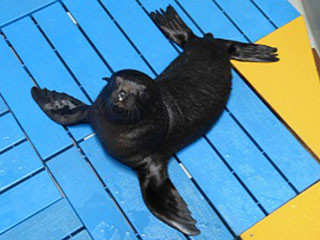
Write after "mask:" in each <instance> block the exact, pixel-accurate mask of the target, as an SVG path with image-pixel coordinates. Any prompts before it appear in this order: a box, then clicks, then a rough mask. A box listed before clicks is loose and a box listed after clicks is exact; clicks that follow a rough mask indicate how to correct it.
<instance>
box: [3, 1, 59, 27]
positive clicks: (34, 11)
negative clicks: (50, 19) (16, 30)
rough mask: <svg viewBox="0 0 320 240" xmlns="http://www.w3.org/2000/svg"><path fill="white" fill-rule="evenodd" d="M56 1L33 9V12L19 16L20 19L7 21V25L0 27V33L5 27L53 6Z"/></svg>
mask: <svg viewBox="0 0 320 240" xmlns="http://www.w3.org/2000/svg"><path fill="white" fill-rule="evenodd" d="M57 1H58V0H55V1H52V2H50V3H48V4H46V5H44V6H42V7H40V8H37V9H35V10H33V11H30V12H28V13H26V14H23V15H22V16H20V17H18V18H15V19H14V20H11V21H9V22H7V23H5V24H2V25H0V31H1V29H2V28H4V27H6V26H8V25H10V24H12V23H15V22H17V21H19V20H21V19H22V18H25V17H27V16H29V15H30V14H34V13H36V12H39V11H41V10H43V9H45V8H47V7H49V6H51V5H53V4H55V3H56V2H57Z"/></svg>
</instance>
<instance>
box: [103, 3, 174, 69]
mask: <svg viewBox="0 0 320 240" xmlns="http://www.w3.org/2000/svg"><path fill="white" fill-rule="evenodd" d="M102 2H103V3H104V5H105V6H106V7H107V9H108V10H109V11H110V12H111V15H112V16H113V17H114V18H115V20H116V21H117V22H118V23H119V24H120V26H121V28H122V29H123V30H124V31H125V32H126V34H127V35H128V36H129V38H130V39H131V40H132V41H133V42H134V44H135V45H136V46H137V48H138V49H139V51H141V53H142V55H143V56H144V57H145V58H147V60H148V62H149V63H150V64H151V65H152V67H153V68H154V69H156V71H157V72H158V73H160V72H161V71H162V70H164V68H166V67H167V66H168V63H170V62H171V61H172V60H173V59H174V58H175V57H176V56H177V52H176V51H175V50H174V49H173V48H172V47H170V46H169V45H170V43H169V42H168V41H167V40H166V39H165V37H164V36H163V34H162V33H161V32H160V31H159V30H158V29H157V28H156V27H155V25H154V24H153V22H152V20H151V18H149V17H148V16H147V15H146V14H145V13H144V12H143V10H142V9H141V7H140V6H139V5H138V3H137V2H136V1H127V0H118V1H117V4H113V3H112V2H110V1H104V0H103V1H102ZM123 6H126V8H125V10H124V8H123ZM132 19H134V21H132Z"/></svg>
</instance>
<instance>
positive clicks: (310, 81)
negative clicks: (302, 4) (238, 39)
mask: <svg viewBox="0 0 320 240" xmlns="http://www.w3.org/2000/svg"><path fill="white" fill-rule="evenodd" d="M257 43H260V44H266V45H270V46H273V47H277V48H278V53H279V57H280V61H279V62H277V63H246V62H237V61H232V63H233V64H234V66H235V67H236V68H237V69H238V70H239V71H240V72H241V74H242V75H244V76H245V78H246V79H247V80H248V81H249V82H250V84H251V85H252V86H253V87H254V88H255V89H256V90H257V91H258V92H259V94H260V95H261V96H262V97H263V98H264V99H265V100H266V101H267V102H268V103H269V104H270V105H271V107H272V108H273V109H274V110H275V111H276V112H277V113H278V114H279V115H280V116H281V118H282V119H283V120H284V121H285V122H286V123H287V124H288V126H289V127H290V128H291V129H292V130H293V131H294V132H295V133H296V134H297V135H298V136H299V137H300V138H301V139H302V141H303V142H304V143H305V144H306V145H307V146H308V148H310V149H311V151H312V152H313V153H314V154H315V155H316V156H317V157H318V158H320V80H319V76H318V73H317V69H316V65H315V62H314V58H313V54H312V50H311V47H310V43H309V39H308V35H307V31H306V27H305V22H304V19H303V16H300V17H298V18H296V19H295V20H293V21H291V22H290V23H288V24H286V25H285V26H283V27H281V28H279V29H277V30H276V31H274V32H273V33H271V34H269V35H267V36H266V37H264V38H262V39H261V40H259V41H258V42H257ZM319 239H320V237H319Z"/></svg>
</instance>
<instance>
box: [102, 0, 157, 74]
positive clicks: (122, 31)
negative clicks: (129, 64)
mask: <svg viewBox="0 0 320 240" xmlns="http://www.w3.org/2000/svg"><path fill="white" fill-rule="evenodd" d="M97 2H98V3H99V4H100V6H101V8H102V9H103V10H104V11H105V12H106V14H107V15H108V16H109V17H110V19H111V20H112V21H113V23H114V24H115V25H116V26H117V27H118V29H119V30H120V32H121V33H122V34H123V36H124V37H125V38H126V39H127V40H128V42H129V43H130V44H131V46H132V47H133V48H134V49H135V50H136V52H137V53H138V55H139V56H140V58H141V59H142V60H143V61H144V62H145V64H146V65H147V66H148V67H149V69H150V70H151V71H152V73H153V74H154V75H155V76H157V72H156V71H155V70H154V68H153V67H152V66H151V64H150V63H149V62H148V61H147V60H146V58H145V57H144V56H143V54H142V53H141V51H140V50H139V49H138V47H137V46H136V45H135V44H134V43H133V41H132V40H131V39H130V37H129V36H128V34H127V33H126V32H125V31H124V30H123V28H122V27H121V26H120V24H119V23H118V22H117V21H116V19H115V18H114V17H113V15H112V14H111V13H110V12H109V11H108V9H107V8H106V6H105V5H104V4H103V3H102V2H101V1H100V0H97Z"/></svg>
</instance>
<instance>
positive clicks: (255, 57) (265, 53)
mask: <svg viewBox="0 0 320 240" xmlns="http://www.w3.org/2000/svg"><path fill="white" fill-rule="evenodd" d="M215 41H216V42H220V43H223V44H224V45H225V46H226V48H227V51H228V54H229V56H230V58H231V59H235V60H239V61H248V62H277V61H279V58H278V57H277V56H278V54H277V49H276V48H274V47H269V46H266V45H261V44H253V43H241V42H236V41H231V40H224V39H216V40H215Z"/></svg>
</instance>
